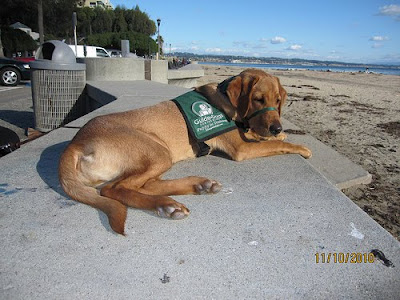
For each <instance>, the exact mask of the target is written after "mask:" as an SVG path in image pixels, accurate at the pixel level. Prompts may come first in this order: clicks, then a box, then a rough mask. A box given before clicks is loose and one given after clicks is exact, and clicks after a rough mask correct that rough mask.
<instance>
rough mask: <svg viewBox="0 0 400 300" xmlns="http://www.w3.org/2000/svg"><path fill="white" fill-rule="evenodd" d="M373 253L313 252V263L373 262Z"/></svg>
mask: <svg viewBox="0 0 400 300" xmlns="http://www.w3.org/2000/svg"><path fill="white" fill-rule="evenodd" d="M374 262H375V255H374V254H373V253H361V252H347V253H346V252H327V253H325V252H322V253H319V252H317V253H315V263H317V264H329V263H334V264H348V263H349V264H363V263H364V264H367V263H374Z"/></svg>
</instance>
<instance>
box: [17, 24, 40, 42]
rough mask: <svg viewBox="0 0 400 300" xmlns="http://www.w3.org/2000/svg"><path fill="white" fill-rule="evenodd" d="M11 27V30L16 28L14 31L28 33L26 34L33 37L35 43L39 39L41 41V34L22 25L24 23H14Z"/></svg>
mask: <svg viewBox="0 0 400 300" xmlns="http://www.w3.org/2000/svg"><path fill="white" fill-rule="evenodd" d="M10 27H11V28H14V29H19V30H22V31H24V32H26V33H27V34H29V35H30V36H31V38H33V39H34V40H35V41H36V40H37V39H39V33H37V32H34V31H32V29H31V28H29V27H28V26H26V25H24V24H22V23H20V22H17V23H14V24H12V25H10Z"/></svg>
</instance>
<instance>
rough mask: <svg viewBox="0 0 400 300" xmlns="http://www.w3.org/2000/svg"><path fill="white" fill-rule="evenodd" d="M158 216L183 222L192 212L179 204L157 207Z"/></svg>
mask: <svg viewBox="0 0 400 300" xmlns="http://www.w3.org/2000/svg"><path fill="white" fill-rule="evenodd" d="M157 214H158V215H159V216H160V217H163V218H171V219H174V220H181V219H184V218H186V217H187V216H189V214H190V210H189V209H187V208H186V206H184V205H183V204H180V203H178V202H175V203H170V204H165V205H163V206H159V207H157Z"/></svg>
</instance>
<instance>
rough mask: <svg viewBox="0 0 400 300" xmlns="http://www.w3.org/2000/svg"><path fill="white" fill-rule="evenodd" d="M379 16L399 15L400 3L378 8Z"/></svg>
mask: <svg viewBox="0 0 400 300" xmlns="http://www.w3.org/2000/svg"><path fill="white" fill-rule="evenodd" d="M378 15H380V16H399V15H400V5H396V4H390V5H385V6H382V7H380V8H379V14H378Z"/></svg>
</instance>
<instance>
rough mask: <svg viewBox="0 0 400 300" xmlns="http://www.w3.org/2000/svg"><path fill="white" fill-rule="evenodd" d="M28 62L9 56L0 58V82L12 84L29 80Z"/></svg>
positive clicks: (6, 84) (7, 84)
mask: <svg viewBox="0 0 400 300" xmlns="http://www.w3.org/2000/svg"><path fill="white" fill-rule="evenodd" d="M30 79H31V71H30V67H29V63H27V62H22V61H17V60H14V59H9V58H0V84H1V85H5V86H14V85H17V84H19V82H20V81H21V80H30Z"/></svg>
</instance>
